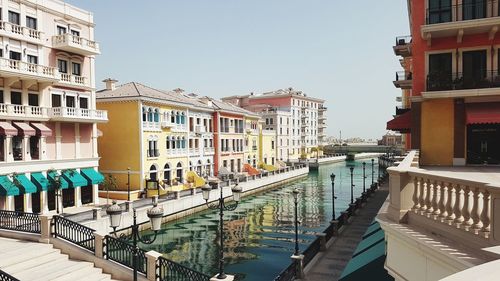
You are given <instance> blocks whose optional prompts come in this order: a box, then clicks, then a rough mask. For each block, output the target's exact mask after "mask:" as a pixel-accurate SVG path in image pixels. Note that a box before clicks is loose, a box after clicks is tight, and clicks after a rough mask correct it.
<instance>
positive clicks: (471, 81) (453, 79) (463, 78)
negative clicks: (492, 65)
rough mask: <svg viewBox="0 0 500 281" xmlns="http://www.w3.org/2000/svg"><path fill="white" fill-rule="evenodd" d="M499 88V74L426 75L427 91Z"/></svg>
mask: <svg viewBox="0 0 500 281" xmlns="http://www.w3.org/2000/svg"><path fill="white" fill-rule="evenodd" d="M497 87H500V72H499V71H498V70H491V71H480V70H479V71H474V72H472V73H470V72H456V73H430V74H429V75H427V91H450V90H466V89H483V88H497Z"/></svg>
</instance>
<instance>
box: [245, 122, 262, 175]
mask: <svg viewBox="0 0 500 281" xmlns="http://www.w3.org/2000/svg"><path fill="white" fill-rule="evenodd" d="M245 128H246V130H245V151H244V158H245V160H246V163H247V164H249V165H250V166H252V167H254V168H257V164H258V163H259V161H260V154H259V151H260V150H259V148H260V145H259V135H260V129H259V118H258V117H252V116H247V117H246V118H245Z"/></svg>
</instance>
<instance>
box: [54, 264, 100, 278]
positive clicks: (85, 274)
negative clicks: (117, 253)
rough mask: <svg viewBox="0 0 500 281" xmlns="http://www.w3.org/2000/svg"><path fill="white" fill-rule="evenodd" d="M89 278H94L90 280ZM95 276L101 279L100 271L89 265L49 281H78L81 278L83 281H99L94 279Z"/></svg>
mask: <svg viewBox="0 0 500 281" xmlns="http://www.w3.org/2000/svg"><path fill="white" fill-rule="evenodd" d="M90 276H94V277H93V278H90ZM95 276H100V277H99V278H102V277H103V274H102V269H100V268H96V267H94V265H93V264H89V266H86V267H82V268H80V269H77V270H73V271H71V272H70V273H69V274H65V275H62V276H59V277H57V278H54V279H51V281H74V280H80V279H82V278H84V280H99V279H96V277H95Z"/></svg>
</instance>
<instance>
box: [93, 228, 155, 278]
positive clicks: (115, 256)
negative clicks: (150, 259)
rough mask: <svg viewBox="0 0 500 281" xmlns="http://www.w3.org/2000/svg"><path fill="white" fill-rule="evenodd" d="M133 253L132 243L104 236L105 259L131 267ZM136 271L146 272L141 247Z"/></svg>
mask: <svg viewBox="0 0 500 281" xmlns="http://www.w3.org/2000/svg"><path fill="white" fill-rule="evenodd" d="M133 253H134V247H133V246H132V245H130V244H128V243H125V242H123V241H120V240H119V239H116V238H113V237H111V236H109V235H107V236H106V238H105V242H104V249H103V254H104V257H105V258H106V259H107V260H112V261H114V262H117V263H119V264H121V265H124V266H126V267H128V268H133V260H134V255H133ZM137 271H138V272H141V273H144V274H146V273H147V258H146V251H145V250H143V249H140V251H139V255H138V256H137Z"/></svg>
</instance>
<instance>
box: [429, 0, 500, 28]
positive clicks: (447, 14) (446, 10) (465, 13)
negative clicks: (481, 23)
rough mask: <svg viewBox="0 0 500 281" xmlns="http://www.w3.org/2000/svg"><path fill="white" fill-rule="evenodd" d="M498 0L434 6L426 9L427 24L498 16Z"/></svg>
mask: <svg viewBox="0 0 500 281" xmlns="http://www.w3.org/2000/svg"><path fill="white" fill-rule="evenodd" d="M496 2H497V1H496V0H494V1H490V0H484V1H477V2H475V3H462V4H455V5H447V6H442V7H432V8H427V10H426V24H439V23H445V22H456V21H466V20H475V19H481V18H491V17H498V16H499V13H498V11H497V9H495V6H496Z"/></svg>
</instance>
